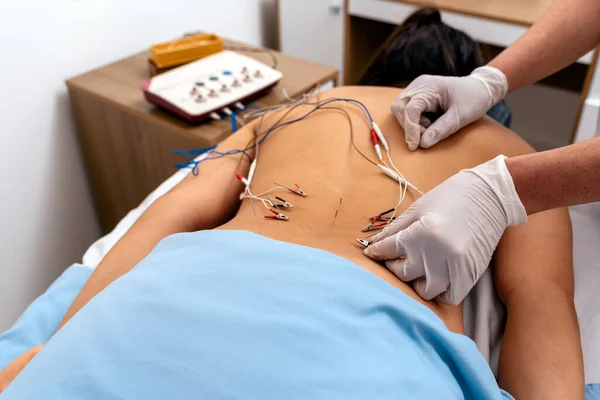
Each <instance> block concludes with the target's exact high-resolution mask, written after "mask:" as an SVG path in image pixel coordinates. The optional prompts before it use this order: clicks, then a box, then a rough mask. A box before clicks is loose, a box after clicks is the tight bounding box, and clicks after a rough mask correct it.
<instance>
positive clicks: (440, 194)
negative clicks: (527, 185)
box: [365, 156, 527, 305]
mask: <svg viewBox="0 0 600 400" xmlns="http://www.w3.org/2000/svg"><path fill="white" fill-rule="evenodd" d="M504 159H505V157H504V156H498V157H496V158H494V159H493V160H491V161H488V162H486V163H484V164H481V165H479V166H477V167H475V168H473V169H467V170H462V171H460V172H459V173H458V174H456V175H454V176H452V177H450V178H449V179H448V180H446V181H444V182H442V183H441V184H440V185H439V186H437V187H435V188H434V189H433V190H432V191H430V192H429V193H427V194H425V196H423V197H421V198H420V199H419V200H417V201H416V202H414V203H413V204H412V205H411V206H410V207H409V208H408V209H407V210H406V211H405V212H404V213H403V214H402V215H401V216H400V217H399V218H398V219H396V220H395V221H394V222H393V223H391V224H390V225H388V226H387V227H386V228H385V229H384V230H383V231H382V232H381V233H379V234H378V235H377V236H375V238H374V239H373V240H374V242H375V243H373V244H372V245H370V246H369V247H367V248H366V249H365V254H366V255H367V256H369V257H371V258H374V259H376V260H386V266H387V268H388V269H389V270H390V271H392V272H393V273H394V274H395V275H396V276H397V277H398V278H400V279H401V280H403V281H405V282H410V281H414V282H413V288H414V289H415V291H416V292H417V293H418V294H419V296H421V297H422V298H423V299H425V300H431V299H433V298H435V297H437V298H438V300H440V301H442V302H444V303H447V304H452V305H456V304H459V303H460V302H461V301H462V300H463V299H464V298H465V297H466V296H467V294H468V293H469V291H470V290H471V289H472V288H473V286H474V285H475V283H477V280H478V279H479V278H480V277H481V276H482V275H483V273H484V272H485V270H486V269H487V267H488V265H489V263H490V260H491V258H492V254H493V252H494V250H495V248H496V246H497V245H498V242H499V241H500V237H501V236H502V234H503V233H504V230H505V229H506V228H507V227H508V226H512V225H517V224H521V223H525V222H527V213H526V212H525V208H524V207H523V204H522V203H521V200H520V199H519V196H518V194H517V191H516V189H515V186H514V183H513V180H512V177H511V176H510V173H509V171H508V169H507V168H506V164H505V162H504ZM380 238H383V239H381V240H379V239H380Z"/></svg>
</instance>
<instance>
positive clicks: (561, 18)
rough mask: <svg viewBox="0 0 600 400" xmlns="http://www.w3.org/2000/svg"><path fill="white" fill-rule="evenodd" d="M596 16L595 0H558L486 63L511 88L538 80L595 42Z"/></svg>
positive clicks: (598, 37) (599, 28) (598, 36)
mask: <svg viewBox="0 0 600 400" xmlns="http://www.w3.org/2000/svg"><path fill="white" fill-rule="evenodd" d="M599 15H600V2H598V1H593V0H591V1H590V0H557V1H556V2H555V3H554V4H553V5H552V7H550V9H549V10H548V11H547V12H546V13H545V14H544V15H543V16H542V18H541V19H540V20H539V21H538V22H536V23H535V25H533V26H532V27H531V29H529V31H527V33H525V34H524V35H523V36H522V37H521V38H519V40H517V41H516V42H515V43H514V44H513V45H511V46H510V47H508V48H507V49H506V50H504V51H503V52H502V53H500V54H499V55H498V56H497V57H496V58H494V59H493V60H492V61H491V62H490V63H489V64H488V65H489V66H492V67H495V68H498V69H499V70H500V71H502V72H503V73H504V75H505V76H506V79H507V81H508V88H509V90H511V91H512V90H516V89H519V88H521V87H523V86H526V85H529V84H531V83H534V82H537V81H538V80H540V79H542V78H545V77H546V76H548V75H550V74H552V73H554V72H556V71H558V70H560V69H562V68H564V67H566V66H567V65H569V64H571V63H572V62H574V61H575V60H577V59H578V58H579V57H581V56H583V55H584V54H585V53H586V52H588V51H589V50H591V49H593V48H594V47H595V46H596V45H598V43H599V42H600V24H598V16H599ZM532 55H534V56H533V57H532Z"/></svg>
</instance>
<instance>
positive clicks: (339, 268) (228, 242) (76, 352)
mask: <svg viewBox="0 0 600 400" xmlns="http://www.w3.org/2000/svg"><path fill="white" fill-rule="evenodd" d="M0 398H1V399H2V400H9V399H23V398H27V399H38V398H39V399H80V398H86V399H100V398H102V399H105V398H144V399H165V398H174V399H192V398H193V399H233V398H243V399H283V398H285V399H337V398H340V399H342V398H343V399H379V398H382V399H383V398H385V399H391V398H394V399H441V398H444V399H463V398H464V399H476V398H477V399H479V398H486V399H500V398H510V396H509V395H507V394H505V393H503V392H502V391H501V390H500V389H499V388H498V386H497V384H496V381H495V380H494V376H493V374H492V372H491V371H490V369H489V367H488V365H487V364H486V362H485V360H484V358H483V357H482V356H481V355H480V353H479V352H478V351H477V348H476V347H475V344H474V343H473V342H472V341H471V340H470V339H468V338H467V337H465V336H462V335H457V334H453V333H451V332H449V331H448V330H447V329H446V327H445V325H444V324H443V322H442V321H441V320H440V319H439V318H438V317H437V316H436V315H435V314H434V313H433V312H431V311H430V310H429V309H428V308H426V307H425V306H423V305H421V304H420V303H418V302H416V301H414V300H412V299H411V298H409V297H408V296H406V295H404V294H403V293H402V292H400V291H399V290H398V289H396V288H394V287H393V286H391V285H389V284H387V283H386V282H384V281H382V280H381V279H379V278H377V277H376V276H374V275H372V274H371V273H369V272H368V271H366V270H364V269H362V268H360V267H358V266H357V265H355V264H353V263H351V262H350V261H347V260H345V259H343V258H340V257H338V256H335V255H333V254H330V253H328V252H325V251H322V250H317V249H312V248H307V247H303V246H298V245H292V244H288V243H284V242H279V241H275V240H271V239H267V238H264V237H262V236H259V235H255V234H252V233H248V232H242V231H205V232H196V233H189V234H177V235H174V236H171V237H168V238H166V239H165V240H163V241H162V242H161V243H160V244H159V245H158V246H157V247H156V248H155V249H154V251H153V252H152V253H151V254H150V255H149V256H148V257H147V258H146V259H144V260H143V261H142V262H141V263H140V264H139V265H138V266H136V267H135V268H133V269H132V270H131V272H130V273H128V274H126V275H124V276H123V277H121V278H119V279H118V280H117V281H115V282H114V283H113V284H111V285H110V286H109V287H108V288H106V289H105V290H104V291H103V292H101V293H100V294H98V295H97V296H95V297H94V298H93V299H92V300H91V301H90V302H89V303H88V305H87V306H86V307H84V308H83V309H82V310H81V311H80V312H79V313H77V314H76V315H75V316H74V317H73V318H72V319H71V321H69V323H67V324H66V325H65V327H64V328H63V329H62V330H61V331H60V332H59V333H58V334H57V335H55V336H54V337H53V338H52V339H51V340H50V341H49V342H48V344H47V345H46V346H45V347H44V349H42V350H41V352H40V353H39V354H38V355H37V357H35V358H34V359H33V360H32V362H31V363H30V364H29V365H28V366H27V367H26V368H25V369H24V370H23V372H22V373H21V374H20V375H19V376H18V377H17V378H16V379H15V381H14V382H13V383H12V384H11V385H10V386H9V387H8V388H7V390H6V391H5V392H4V393H3V394H2V395H0Z"/></svg>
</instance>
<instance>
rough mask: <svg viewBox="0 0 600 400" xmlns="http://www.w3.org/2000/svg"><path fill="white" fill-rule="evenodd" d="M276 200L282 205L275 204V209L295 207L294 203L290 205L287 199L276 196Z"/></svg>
mask: <svg viewBox="0 0 600 400" xmlns="http://www.w3.org/2000/svg"><path fill="white" fill-rule="evenodd" d="M275 198H276V199H277V200H279V201H280V202H281V203H277V204H275V207H283V208H294V205H293V204H292V203H288V202H287V201H286V200H285V199H283V198H281V197H279V196H275Z"/></svg>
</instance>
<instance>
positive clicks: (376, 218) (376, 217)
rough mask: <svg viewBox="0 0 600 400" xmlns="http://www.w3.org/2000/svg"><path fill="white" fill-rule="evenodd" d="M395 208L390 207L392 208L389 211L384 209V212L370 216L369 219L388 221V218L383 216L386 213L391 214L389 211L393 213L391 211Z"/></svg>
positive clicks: (372, 220)
mask: <svg viewBox="0 0 600 400" xmlns="http://www.w3.org/2000/svg"><path fill="white" fill-rule="evenodd" d="M394 210H395V209H394V208H390V209H389V210H387V211H384V212H382V213H379V214H377V215H376V216H374V217H371V218H369V221H371V222H375V221H386V220H388V219H384V218H381V217H383V216H384V215H387V214H389V213H391V212H394Z"/></svg>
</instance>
